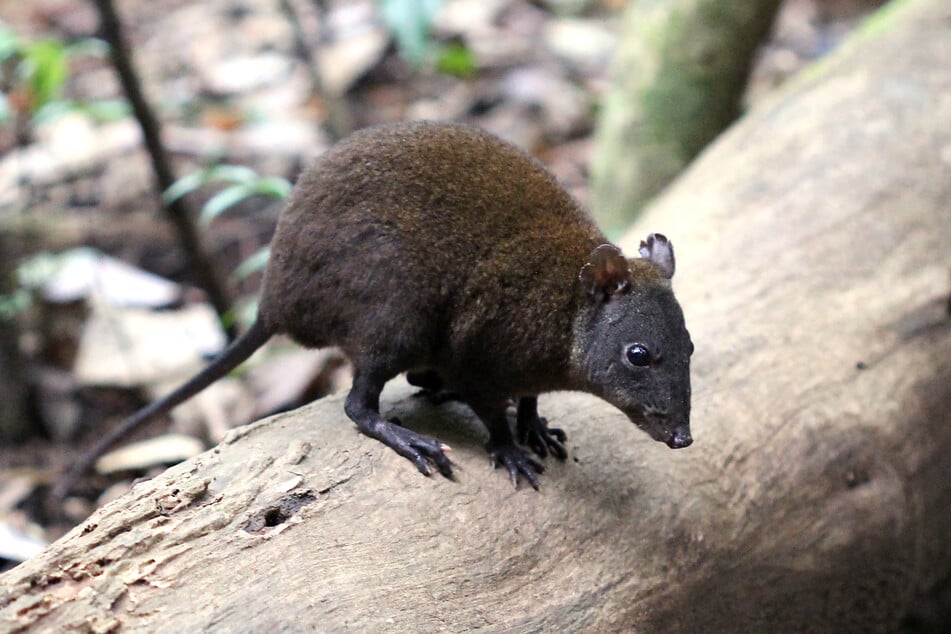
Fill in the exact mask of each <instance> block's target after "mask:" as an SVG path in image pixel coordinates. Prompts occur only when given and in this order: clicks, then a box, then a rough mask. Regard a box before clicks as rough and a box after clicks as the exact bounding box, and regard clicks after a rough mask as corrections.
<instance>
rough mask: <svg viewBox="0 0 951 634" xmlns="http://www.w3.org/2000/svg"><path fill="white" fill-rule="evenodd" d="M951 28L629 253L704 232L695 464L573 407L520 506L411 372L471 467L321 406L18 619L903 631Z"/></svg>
mask: <svg viewBox="0 0 951 634" xmlns="http://www.w3.org/2000/svg"><path fill="white" fill-rule="evenodd" d="M949 17H951V15H949V10H948V8H947V4H946V2H944V0H919V1H918V2H900V3H897V4H896V8H895V9H893V10H892V11H891V12H890V13H888V14H885V15H884V16H883V17H881V18H880V20H879V22H878V23H876V24H873V25H872V26H870V27H868V28H867V29H866V30H865V32H864V33H863V34H862V35H861V36H860V37H859V38H858V39H857V40H856V41H855V42H854V43H852V44H850V45H849V46H847V47H845V48H844V49H843V50H841V51H839V52H838V53H836V54H834V55H833V56H832V57H831V58H830V59H829V60H828V61H827V62H825V63H824V64H823V65H822V67H821V68H819V69H816V70H815V71H813V72H811V73H809V74H808V75H807V76H805V77H803V78H801V79H800V80H799V81H797V82H796V84H795V85H794V86H791V87H790V88H789V89H788V90H787V91H785V92H784V94H782V95H779V96H778V97H777V98H776V99H775V100H774V101H772V102H771V103H766V104H764V105H763V106H761V107H759V108H758V109H756V110H754V111H753V112H752V113H751V114H750V115H749V116H747V117H746V118H745V119H744V120H742V121H741V122H740V123H738V124H737V125H736V126H735V127H734V128H732V129H731V130H730V131H729V132H728V133H727V134H726V135H725V136H724V137H722V138H721V139H720V140H719V141H718V142H717V143H715V144H714V146H712V147H711V148H710V149H709V150H708V151H706V152H705V153H704V155H702V156H701V157H700V158H699V159H698V161H697V162H696V163H695V164H694V165H693V166H692V167H691V168H690V169H689V170H688V171H687V173H686V174H685V175H684V176H683V177H682V178H681V179H680V180H679V181H678V183H677V184H676V185H675V186H674V187H673V188H672V189H671V190H670V191H669V193H668V194H667V195H665V196H664V197H663V198H662V200H660V201H659V202H658V204H656V205H655V206H654V207H653V208H652V209H651V211H650V212H649V213H648V214H647V216H646V217H645V218H644V220H643V222H642V224H641V225H639V226H638V227H637V228H636V229H635V230H634V231H633V233H632V234H631V236H632V237H633V236H638V237H639V236H640V235H641V234H643V233H644V232H645V231H646V230H663V231H665V232H666V233H668V234H669V235H670V236H671V237H672V238H673V240H674V242H675V243H676V245H677V249H678V255H679V263H678V264H679V268H678V273H677V276H676V277H675V285H676V287H677V290H678V295H679V297H680V298H681V301H682V303H683V304H684V307H685V312H686V315H687V321H688V326H690V328H691V331H692V334H693V338H694V341H695V343H696V346H697V352H696V354H695V356H694V368H693V377H694V409H693V412H694V413H693V429H694V437H695V443H694V445H693V446H692V447H690V448H689V449H686V450H682V451H678V452H671V451H670V450H668V449H667V448H666V447H664V446H663V445H661V444H660V443H656V442H653V441H651V440H649V439H648V438H647V437H646V436H645V435H644V434H642V433H640V432H638V431H637V430H636V429H634V428H633V426H632V425H631V424H630V423H629V422H627V420H626V419H625V418H624V417H623V415H621V414H620V413H619V412H617V411H615V410H613V409H612V408H611V407H609V406H607V405H606V404H603V403H601V402H600V401H598V400H596V399H594V398H593V397H589V396H585V395H579V394H555V395H550V396H547V397H544V398H543V399H541V403H540V409H541V411H542V412H543V413H544V414H545V415H547V416H548V418H549V419H550V422H551V424H552V425H556V426H558V427H563V428H565V429H566V430H567V431H568V433H569V445H568V446H569V450H570V454H571V456H570V459H569V460H568V461H567V462H566V463H558V462H552V461H549V462H548V471H547V472H546V474H545V475H544V477H543V482H542V489H541V491H540V492H538V493H536V492H534V491H531V490H529V489H526V488H525V487H523V490H517V491H516V490H513V489H512V487H511V485H510V484H509V482H508V480H507V479H506V478H505V477H504V476H503V475H502V473H492V472H490V471H489V468H488V460H487V458H486V455H485V453H484V451H483V449H482V444H483V443H484V441H485V440H486V433H485V431H484V430H483V429H482V427H481V426H480V425H479V424H478V423H477V422H476V421H474V419H473V417H472V415H471V414H470V413H469V412H468V411H467V410H466V408H465V407H464V406H461V405H459V404H447V405H443V406H440V407H434V406H431V405H427V404H426V403H424V402H422V401H420V400H418V399H414V398H413V397H412V396H411V390H410V388H409V387H408V386H406V385H405V384H404V383H396V384H394V385H391V386H390V387H389V388H388V390H387V391H386V392H385V393H384V401H383V402H384V405H383V409H384V411H385V412H387V413H388V415H395V416H399V417H400V418H401V419H402V420H403V421H404V422H405V423H406V424H407V425H409V426H411V427H413V428H416V429H419V430H421V431H423V432H424V433H429V434H433V435H438V437H440V438H441V439H443V440H445V441H446V442H448V444H450V445H451V446H452V447H453V449H454V451H453V454H452V455H453V459H454V461H455V462H456V464H457V471H458V475H457V479H456V480H455V481H448V480H445V479H441V478H429V479H427V478H424V477H422V476H420V475H419V474H418V473H417V472H416V471H415V469H413V468H412V466H411V465H409V464H408V463H406V461H405V460H404V459H402V458H400V457H398V456H396V455H395V454H394V453H393V452H392V451H390V450H389V449H386V448H385V447H382V446H381V445H379V444H378V443H376V442H375V441H373V440H370V439H367V438H364V437H362V436H360V435H358V434H357V432H356V431H355V429H354V427H353V426H352V425H351V424H350V422H349V421H348V420H347V419H346V417H345V416H344V413H343V408H342V398H341V397H339V396H337V397H332V398H328V399H324V400H322V401H319V402H317V403H314V404H312V405H310V406H307V407H304V408H302V409H300V410H297V411H294V412H290V413H286V414H282V415H278V416H275V417H272V418H270V419H267V420H265V421H261V422H258V423H255V424H252V425H250V426H247V427H244V428H241V429H237V430H235V431H234V432H232V434H231V435H230V436H229V438H228V439H226V440H225V441H224V442H223V443H222V444H221V445H220V446H218V447H216V448H215V449H213V450H211V451H209V452H206V453H204V454H202V455H200V456H198V457H196V458H194V459H192V460H190V461H188V462H186V463H183V464H181V465H178V466H176V467H173V468H171V469H169V470H168V471H166V472H165V473H164V474H162V475H161V476H159V477H156V478H155V479H153V480H151V481H148V482H143V483H141V484H138V485H137V486H135V487H134V488H133V489H132V491H131V492H130V493H129V494H127V495H125V496H123V497H122V498H120V499H119V500H116V501H115V502H112V503H110V504H108V505H106V506H105V507H103V508H102V509H100V510H99V511H97V512H96V513H95V514H94V515H93V516H92V517H90V518H89V519H88V520H86V521H85V522H84V523H83V524H81V525H80V526H78V527H77V528H76V529H75V530H73V531H72V532H70V533H69V534H68V535H66V536H65V537H64V538H63V539H61V540H59V541H57V542H56V543H54V544H53V545H51V546H50V547H49V548H47V549H46V550H45V551H44V552H43V553H41V554H40V555H38V556H37V557H35V558H34V559H32V560H30V561H27V562H25V563H24V564H22V565H20V566H19V567H17V568H15V569H13V570H12V571H9V572H8V573H6V574H5V575H3V576H2V577H0V630H4V631H8V630H9V631H22V630H26V629H29V628H37V629H39V630H44V631H67V630H79V631H102V632H106V631H150V632H152V631H168V632H172V631H175V632H181V631H249V632H250V631H268V630H270V631H300V630H318V631H413V632H433V631H443V630H446V631H465V630H470V629H475V628H482V629H485V630H488V631H522V632H529V631H532V632H534V631H592V632H619V631H640V632H694V631H696V632H701V631H702V632H717V631H722V632H743V631H749V632H762V631H770V632H800V631H820V632H825V631H835V632H838V631H843V632H844V631H849V632H852V631H893V630H894V629H896V628H897V627H898V625H899V623H900V621H901V619H902V618H903V616H905V615H906V614H908V612H909V610H910V609H911V608H912V607H913V605H914V602H915V600H916V598H918V597H920V596H922V595H924V594H927V593H928V592H929V591H931V590H932V589H934V588H935V587H937V586H938V585H939V584H941V583H942V582H944V581H945V580H947V579H948V578H949V575H951V548H949V540H948V538H949V535H951V513H949V512H948V509H949V508H951V478H948V476H947V474H948V473H949V471H951V414H949V412H951V320H949V316H948V296H949V292H951V284H949V266H951V262H949V259H948V258H949V253H951V209H949V207H948V204H949V200H951V179H949V177H948V174H949V164H951V98H949V95H951V66H949V65H948V64H941V63H936V60H948V59H951V36H949V27H948V25H949ZM624 246H625V247H626V250H627V251H628V252H633V250H634V243H633V241H632V240H627V241H626V243H625V244H624Z"/></svg>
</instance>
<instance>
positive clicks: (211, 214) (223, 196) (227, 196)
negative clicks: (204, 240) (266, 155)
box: [199, 183, 254, 225]
mask: <svg viewBox="0 0 951 634" xmlns="http://www.w3.org/2000/svg"><path fill="white" fill-rule="evenodd" d="M253 194H254V190H253V189H252V188H250V187H248V186H247V185H245V184H244V183H241V184H239V185H232V186H231V187H226V188H225V189H222V190H221V191H220V192H218V193H217V194H215V195H214V196H212V197H211V198H209V199H208V202H206V203H205V205H204V207H202V208H201V216H200V217H199V220H200V221H201V223H202V224H204V225H208V224H210V223H211V221H212V220H214V219H215V218H217V217H218V216H220V215H221V214H222V213H224V212H225V211H226V210H227V209H228V208H230V207H232V206H234V205H235V204H237V203H239V202H241V201H242V200H244V199H245V198H247V197H248V196H252V195H253Z"/></svg>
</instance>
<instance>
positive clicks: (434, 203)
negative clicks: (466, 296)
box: [260, 123, 603, 365]
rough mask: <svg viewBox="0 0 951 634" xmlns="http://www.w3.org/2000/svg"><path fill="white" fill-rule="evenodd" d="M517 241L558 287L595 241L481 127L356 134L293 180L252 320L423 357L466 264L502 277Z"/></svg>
mask: <svg viewBox="0 0 951 634" xmlns="http://www.w3.org/2000/svg"><path fill="white" fill-rule="evenodd" d="M526 239H531V240H532V242H533V244H534V245H535V247H534V248H535V249H536V251H539V250H540V251H539V252H537V253H535V254H534V257H535V259H536V260H537V259H539V258H541V259H542V260H545V261H546V266H549V267H552V269H553V270H551V271H549V273H550V274H552V275H556V276H557V274H558V273H557V270H558V269H559V267H560V268H564V270H565V274H566V275H568V276H569V279H570V277H571V276H576V274H577V270H578V267H579V266H580V264H581V263H582V262H583V259H584V257H585V256H586V255H587V253H588V252H590V249H591V247H592V245H593V244H597V243H599V241H603V236H601V234H600V232H599V231H598V230H597V228H596V227H595V226H594V224H593V222H592V221H591V220H590V219H589V217H588V216H587V215H586V214H585V212H584V211H583V210H581V209H580V208H579V206H578V205H577V203H576V202H575V201H574V200H573V199H572V198H571V197H570V196H569V195H568V194H567V192H565V190H564V189H563V188H562V187H560V186H559V185H558V184H557V182H556V181H555V179H554V178H553V177H552V176H551V174H550V173H549V172H548V171H547V170H545V169H544V167H542V166H541V164H540V163H538V162H537V161H535V160H534V159H532V158H530V157H529V156H528V155H526V154H525V153H524V152H522V151H521V150H519V149H517V148H515V147H514V146H512V145H509V144H506V143H503V142H501V141H499V140H498V139H496V138H495V137H492V136H490V135H488V134H487V133H485V132H482V131H479V130H477V129H474V128H469V127H465V126H458V125H444V124H431V123H411V124H400V125H394V126H386V127H380V128H371V129H367V130H364V131H361V132H357V133H355V134H354V135H352V136H351V137H349V138H348V139H347V140H345V141H344V142H342V143H340V144H338V145H337V146H335V147H334V148H333V149H332V150H330V151H329V152H328V153H327V154H325V155H323V156H322V157H320V158H319V159H318V161H317V162H316V163H315V165H314V166H313V167H312V168H311V169H309V170H308V171H307V172H305V174H304V175H303V176H302V177H301V180H300V182H299V183H298V185H297V188H296V189H295V193H294V195H293V197H292V199H291V201H290V203H289V205H288V207H287V209H286V210H285V211H284V213H283V215H282V217H281V219H280V221H279V223H278V228H277V232H276V234H275V237H274V241H273V243H272V249H271V262H270V264H269V268H268V271H267V274H266V276H265V288H264V293H263V296H262V302H261V314H260V318H261V319H264V321H265V323H266V324H267V325H268V328H269V330H270V331H272V332H286V333H288V334H290V335H291V336H292V337H294V338H295V339H296V340H297V341H299V342H300V343H302V344H304V345H308V346H314V347H316V346H323V345H328V344H335V345H341V346H343V347H344V348H345V350H346V351H347V352H348V353H349V354H350V355H351V356H361V355H363V354H368V353H372V352H374V351H376V350H379V349H381V347H386V348H389V349H395V350H398V351H399V354H404V355H405V356H406V357H407V358H406V359H405V365H412V364H414V363H425V362H427V361H428V359H425V358H417V357H421V356H422V357H425V356H426V355H428V354H430V353H431V351H432V349H434V348H436V347H439V345H440V342H441V341H442V337H443V336H444V333H445V332H446V330H447V328H448V327H449V326H450V321H451V319H452V315H451V312H452V311H453V309H454V305H455V303H456V300H457V298H458V296H459V293H460V292H461V291H463V290H464V289H465V288H466V286H467V284H468V283H469V277H470V274H471V271H472V270H473V269H474V267H476V265H480V266H481V268H482V269H483V270H485V269H486V268H488V269H489V270H490V271H491V276H493V277H497V278H499V279H504V278H506V276H507V275H508V273H507V269H515V268H518V267H520V266H521V265H522V263H520V262H519V261H518V259H517V258H515V261H513V258H512V257H511V253H508V252H509V251H511V249H510V248H508V247H510V246H511V245H512V244H514V243H516V242H524V241H525V240H526ZM500 253H505V254H506V255H505V256H504V257H499V255H498V254H500ZM480 283H482V284H484V280H483V282H480ZM486 299H487V301H493V300H494V298H486ZM421 346H422V348H428V349H426V350H424V349H422V348H421Z"/></svg>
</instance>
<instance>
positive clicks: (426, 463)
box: [373, 419, 452, 479]
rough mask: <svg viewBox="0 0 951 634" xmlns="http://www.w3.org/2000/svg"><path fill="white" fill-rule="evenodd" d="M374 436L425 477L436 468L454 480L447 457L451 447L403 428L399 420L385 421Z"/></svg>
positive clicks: (450, 463)
mask: <svg viewBox="0 0 951 634" xmlns="http://www.w3.org/2000/svg"><path fill="white" fill-rule="evenodd" d="M373 436H374V437H375V438H377V439H378V440H379V441H380V442H382V443H383V444H385V445H386V446H388V447H390V448H391V449H393V450H394V451H395V452H396V453H398V454H399V455H401V456H403V457H404V458H408V459H410V460H412V461H413V464H415V465H416V468H417V469H419V472H420V473H422V474H423V475H425V476H430V475H432V474H433V467H435V469H436V471H439V473H440V474H442V475H443V476H445V477H447V478H449V479H452V461H451V460H449V457H448V456H447V455H446V452H447V451H451V449H450V447H449V445H447V444H445V443H442V442H440V441H438V440H436V439H434V438H429V437H428V436H423V435H422V434H417V433H416V432H414V431H412V430H411V429H407V428H405V427H403V426H402V423H401V422H400V421H399V419H391V420H389V421H385V422H384V424H383V425H381V426H380V427H379V429H378V430H377V431H376V433H374V434H373Z"/></svg>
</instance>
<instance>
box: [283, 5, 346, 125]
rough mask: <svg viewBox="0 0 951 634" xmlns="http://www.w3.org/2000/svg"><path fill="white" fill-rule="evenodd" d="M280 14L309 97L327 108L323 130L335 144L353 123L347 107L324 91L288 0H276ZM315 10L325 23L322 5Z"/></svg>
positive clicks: (323, 36) (325, 14)
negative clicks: (308, 84) (301, 66)
mask: <svg viewBox="0 0 951 634" xmlns="http://www.w3.org/2000/svg"><path fill="white" fill-rule="evenodd" d="M280 6H281V12H282V13H284V17H285V18H286V19H287V21H288V23H289V24H290V25H291V30H292V31H293V32H294V48H295V49H296V51H295V52H296V53H297V56H298V57H299V58H300V59H301V61H303V62H304V65H305V66H306V67H307V72H308V74H309V75H310V81H311V85H312V87H313V94H314V95H315V96H317V97H318V98H320V99H321V100H322V101H323V102H324V104H326V106H327V128H328V132H329V134H330V136H331V140H333V141H338V140H340V139H342V138H343V137H345V136H347V135H348V134H350V132H352V131H353V121H352V119H351V117H350V110H349V108H348V107H347V103H346V100H345V99H344V98H343V97H340V96H337V95H332V94H330V91H329V90H327V86H326V84H325V82H324V78H323V75H322V74H321V72H320V66H319V65H318V64H317V60H315V59H314V56H313V54H312V52H311V47H310V44H309V43H308V42H307V36H306V34H305V33H304V27H303V25H302V24H301V20H300V17H299V16H298V14H297V9H295V8H294V5H293V3H292V2H291V0H280ZM316 8H317V11H318V12H319V13H320V21H321V25H323V24H325V22H326V18H327V7H326V6H324V4H323V3H321V2H317V3H316ZM326 31H327V29H326V28H322V33H321V34H320V44H323V42H324V41H325V39H326V37H327V36H326Z"/></svg>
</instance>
